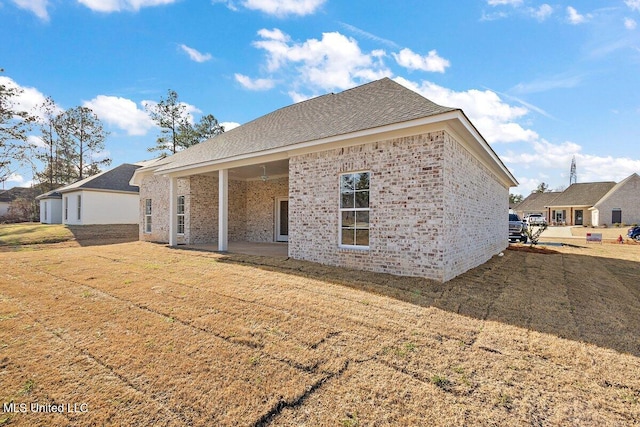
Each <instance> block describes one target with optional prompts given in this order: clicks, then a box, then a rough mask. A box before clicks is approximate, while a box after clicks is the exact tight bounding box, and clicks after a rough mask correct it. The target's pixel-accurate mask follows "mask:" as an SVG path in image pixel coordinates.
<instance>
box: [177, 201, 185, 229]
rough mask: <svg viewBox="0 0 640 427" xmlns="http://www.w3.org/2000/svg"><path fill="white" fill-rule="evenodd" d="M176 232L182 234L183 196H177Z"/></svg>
mask: <svg viewBox="0 0 640 427" xmlns="http://www.w3.org/2000/svg"><path fill="white" fill-rule="evenodd" d="M177 207H178V234H184V196H178V206H177Z"/></svg>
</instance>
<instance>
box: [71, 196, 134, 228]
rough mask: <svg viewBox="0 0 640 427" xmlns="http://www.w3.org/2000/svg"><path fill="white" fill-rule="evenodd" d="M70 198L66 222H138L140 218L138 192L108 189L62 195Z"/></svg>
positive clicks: (79, 223) (84, 223)
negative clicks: (79, 210)
mask: <svg viewBox="0 0 640 427" xmlns="http://www.w3.org/2000/svg"><path fill="white" fill-rule="evenodd" d="M78 196H81V212H80V219H78ZM62 197H63V203H62V212H63V217H64V199H65V198H67V199H68V203H69V207H68V217H67V218H66V219H64V218H63V220H64V223H65V224H70V225H89V224H137V223H138V218H139V206H138V201H139V196H138V194H134V193H131V194H127V193H113V192H107V191H87V190H81V191H72V192H69V193H64V194H63V195H62Z"/></svg>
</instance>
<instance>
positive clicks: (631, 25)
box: [624, 18, 638, 30]
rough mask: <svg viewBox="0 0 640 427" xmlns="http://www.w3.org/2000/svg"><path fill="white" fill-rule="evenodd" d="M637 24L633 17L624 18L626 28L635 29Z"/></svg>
mask: <svg viewBox="0 0 640 427" xmlns="http://www.w3.org/2000/svg"><path fill="white" fill-rule="evenodd" d="M637 26H638V23H637V22H636V20H635V19H631V18H624V27H625V28H626V29H627V30H635V29H636V27H637Z"/></svg>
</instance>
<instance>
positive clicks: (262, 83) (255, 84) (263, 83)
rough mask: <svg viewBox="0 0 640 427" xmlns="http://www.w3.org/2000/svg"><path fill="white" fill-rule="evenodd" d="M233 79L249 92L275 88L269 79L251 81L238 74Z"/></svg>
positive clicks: (249, 78)
mask: <svg viewBox="0 0 640 427" xmlns="http://www.w3.org/2000/svg"><path fill="white" fill-rule="evenodd" d="M234 77H235V78H236V81H237V82H238V83H240V84H241V85H242V86H244V87H245V88H247V89H249V90H269V89H271V88H273V86H275V82H274V81H273V80H271V79H252V78H251V77H248V76H245V75H243V74H238V73H236V74H235V76H234Z"/></svg>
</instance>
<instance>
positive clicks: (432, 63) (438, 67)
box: [392, 48, 451, 73]
mask: <svg viewBox="0 0 640 427" xmlns="http://www.w3.org/2000/svg"><path fill="white" fill-rule="evenodd" d="M392 55H393V57H394V58H395V59H396V62H397V63H398V64H399V65H401V66H402V67H405V68H408V69H410V70H422V71H431V72H437V73H444V71H445V69H446V68H447V67H449V66H450V65H451V64H450V63H449V61H448V60H446V59H444V58H442V57H440V56H438V52H436V51H435V50H431V51H429V53H428V54H427V55H426V56H421V55H419V54H417V53H415V52H413V51H412V50H411V49H409V48H404V49H402V50H401V51H400V52H399V53H393V54H392Z"/></svg>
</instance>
